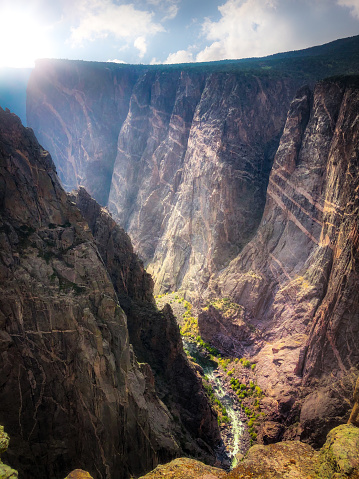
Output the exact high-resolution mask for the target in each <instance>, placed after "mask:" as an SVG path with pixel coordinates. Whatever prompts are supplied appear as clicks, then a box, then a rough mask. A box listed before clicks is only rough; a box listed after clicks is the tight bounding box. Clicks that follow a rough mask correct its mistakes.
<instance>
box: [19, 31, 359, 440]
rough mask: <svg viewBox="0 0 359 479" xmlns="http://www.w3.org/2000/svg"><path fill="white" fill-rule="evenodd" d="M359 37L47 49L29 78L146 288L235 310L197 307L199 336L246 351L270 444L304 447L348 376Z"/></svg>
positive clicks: (33, 100) (66, 157)
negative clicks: (167, 55)
mask: <svg viewBox="0 0 359 479" xmlns="http://www.w3.org/2000/svg"><path fill="white" fill-rule="evenodd" d="M358 44H359V39H358V37H352V38H349V39H344V40H339V41H337V42H333V43H331V44H328V45H323V46H321V47H315V48H313V49H308V50H303V51H299V52H291V53H289V54H281V55H274V56H272V57H267V58H263V59H253V60H243V61H237V62H235V61H232V62H231V61H229V62H217V63H213V64H193V65H184V66H183V65H172V66H152V67H151V66H148V67H146V66H143V65H142V66H136V67H133V66H126V65H120V66H116V65H106V66H105V65H101V64H95V63H94V64H91V63H79V62H65V61H46V60H44V61H41V62H38V64H37V66H36V68H35V70H34V71H33V73H32V76H31V78H30V82H29V85H28V95H27V118H28V123H29V125H30V126H31V127H33V128H34V131H35V132H36V135H37V136H38V137H39V139H40V142H41V143H42V144H43V145H44V146H45V147H46V148H47V149H49V151H51V152H52V154H53V156H54V161H55V163H56V165H57V168H58V169H59V175H60V178H61V179H62V181H63V183H64V185H65V187H67V188H73V187H77V186H79V185H80V184H82V185H84V186H85V187H86V188H87V189H88V191H89V193H90V194H91V195H92V196H94V197H95V198H97V199H98V201H99V202H100V203H101V201H102V202H103V204H105V205H107V207H108V209H109V211H110V213H111V214H112V215H113V218H114V219H115V220H116V221H118V222H119V224H120V225H121V226H122V227H124V228H125V230H126V231H127V232H128V234H129V235H130V237H131V240H132V241H133V245H134V249H135V251H136V252H137V253H138V254H139V256H140V257H141V258H142V259H143V261H144V263H145V266H146V269H147V271H148V272H149V273H151V274H152V276H153V278H154V282H155V286H154V291H155V293H165V292H172V291H179V292H181V294H184V295H185V297H186V298H187V299H189V300H191V301H192V302H193V303H194V304H195V306H196V307H197V308H198V310H199V311H200V310H201V308H202V307H203V306H206V304H207V302H208V301H210V300H211V299H213V298H224V297H229V298H230V299H231V301H233V302H234V303H236V304H237V305H238V308H239V309H240V311H241V314H240V317H239V316H238V315H237V317H231V316H230V317H225V316H224V315H221V314H220V313H218V312H215V311H214V310H213V308H212V309H211V307H209V310H208V311H207V308H205V310H204V311H202V312H201V313H200V315H199V329H200V334H201V336H202V337H203V338H204V339H205V340H206V341H208V342H209V343H211V344H213V345H214V346H216V347H217V348H218V349H219V350H222V351H226V347H227V346H228V344H232V346H231V347H230V349H229V350H228V349H227V353H228V352H230V353H231V354H232V355H234V356H237V357H250V358H251V360H252V361H253V362H255V363H256V364H257V367H256V381H257V383H258V384H259V386H260V387H261V388H262V389H263V390H265V391H266V394H267V396H268V402H269V404H268V411H267V413H268V425H267V426H268V428H272V429H274V430H276V435H275V437H276V440H277V439H279V438H282V439H285V438H293V437H294V438H300V439H301V440H304V441H308V442H309V443H310V444H313V445H315V446H317V447H319V446H321V445H323V443H324V441H325V437H326V434H327V433H328V431H329V430H330V429H331V428H332V427H334V426H336V425H338V424H340V423H341V422H342V421H345V420H346V419H347V418H348V415H349V410H350V401H349V402H348V401H347V400H346V399H345V398H347V397H350V394H351V392H352V390H353V387H354V383H355V378H356V375H357V374H358V364H359V361H358V360H359V353H358V348H357V345H356V340H355V338H356V336H357V334H358V329H359V323H358V310H359V298H358V292H357V280H358V195H357V188H358V159H357V148H358V123H357V120H356V118H357V108H358V106H357V101H358V80H357V77H356V76H355V75H353V73H356V72H359V64H358V51H359V49H358ZM346 73H350V74H351V76H350V75H349V76H347V77H345V74H346ZM338 74H341V75H342V76H333V75H338ZM343 75H344V76H343ZM328 76H331V78H330V79H328V80H323V78H325V77H328ZM95 85H97V87H95ZM115 129H116V131H114V130H115ZM110 150H111V154H110ZM100 164H101V167H99V165H100ZM278 431H279V432H278Z"/></svg>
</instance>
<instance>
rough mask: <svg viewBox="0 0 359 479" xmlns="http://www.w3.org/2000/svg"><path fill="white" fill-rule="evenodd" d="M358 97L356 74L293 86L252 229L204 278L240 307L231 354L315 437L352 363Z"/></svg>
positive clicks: (331, 421) (336, 405)
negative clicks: (225, 262) (237, 340)
mask: <svg viewBox="0 0 359 479" xmlns="http://www.w3.org/2000/svg"><path fill="white" fill-rule="evenodd" d="M312 95H313V98H312ZM358 101H359V83H358V77H348V78H343V79H337V80H335V79H333V80H327V81H323V82H320V83H319V84H317V86H316V87H315V90H314V93H313V94H312V93H311V91H310V89H308V88H303V89H301V90H300V91H299V92H298V94H297V96H296V98H295V99H294V100H293V102H292V104H291V108H290V111H289V114H288V118H287V122H286V127H285V130H284V133H283V135H282V139H281V143H280V145H279V148H278V151H277V154H276V157H275V161H274V165H273V169H272V172H271V175H270V178H269V185H268V190H267V202H266V207H265V210H264V214H263V218H262V221H261V224H260V226H259V228H258V231H257V233H256V235H255V237H254V238H253V239H252V240H251V241H250V242H249V243H248V244H247V246H246V247H245V248H244V249H243V251H242V252H241V254H240V255H239V256H238V257H237V258H236V259H235V260H233V261H232V262H231V264H230V265H229V266H228V268H226V269H225V270H223V271H222V272H221V273H220V274H219V275H218V276H217V278H216V279H215V280H214V281H213V283H212V285H211V287H212V294H216V295H219V296H229V297H231V298H232V299H233V300H234V301H236V302H237V303H238V304H240V305H241V306H242V307H243V308H244V312H245V313H244V314H245V317H246V320H247V324H248V325H250V327H251V328H250V329H249V330H248V333H247V338H242V340H243V339H244V341H243V342H242V343H241V345H240V347H239V350H238V354H239V355H250V356H252V359H253V361H255V362H256V363H257V366H256V376H257V380H258V383H259V384H260V385H261V386H262V387H263V388H264V389H266V391H267V393H269V395H271V396H272V397H274V398H276V399H277V400H278V398H279V399H280V400H279V403H280V405H282V406H283V408H284V409H285V408H286V409H287V410H286V414H288V413H289V411H290V410H292V414H293V417H292V418H291V419H292V420H294V416H295V415H298V418H299V419H300V426H298V431H299V432H298V434H300V437H301V438H302V439H305V440H310V441H312V442H313V443H314V444H321V443H322V442H323V440H324V439H325V435H326V433H327V432H328V430H329V429H330V428H331V427H333V426H334V425H337V424H338V423H340V422H341V421H343V420H345V419H347V416H348V414H349V409H350V402H349V401H348V400H347V399H346V398H348V395H349V394H350V391H351V389H352V388H353V385H354V383H353V381H352V378H353V377H354V376H355V374H356V373H355V370H356V368H358V365H359V349H358V345H357V341H356V338H357V336H358V333H359V314H358V312H359V293H358V288H357V285H358V273H359V265H358V262H359V251H358V246H359V244H358V234H359V222H358V218H359V216H358V212H359V210H358V207H359V196H358V187H359V175H358V173H359V171H358V168H359V164H358V144H359V143H358V135H359V126H358V117H357V115H358ZM207 294H208V295H209V296H210V293H209V292H207ZM200 319H201V320H200V329H202V332H203V335H204V336H205V337H206V334H207V331H206V329H207V323H206V314H202V315H201V317H200ZM221 320H222V321H224V322H225V318H222V319H221ZM227 326H228V329H227V331H228V333H229V334H230V331H231V327H232V326H231V324H228V325H227ZM232 329H233V327H232ZM253 330H254V331H255V339H253ZM250 335H252V336H251V337H250ZM207 339H210V338H208V335H207ZM246 339H247V347H245V340H246ZM248 341H249V345H248ZM219 346H220V345H219ZM346 383H347V384H346ZM300 396H301V398H300ZM298 397H299V398H298ZM297 400H298V402H296V403H295V401H297ZM294 403H295V404H294ZM279 415H280V414H279ZM299 416H300V417H299ZM297 420H298V419H297Z"/></svg>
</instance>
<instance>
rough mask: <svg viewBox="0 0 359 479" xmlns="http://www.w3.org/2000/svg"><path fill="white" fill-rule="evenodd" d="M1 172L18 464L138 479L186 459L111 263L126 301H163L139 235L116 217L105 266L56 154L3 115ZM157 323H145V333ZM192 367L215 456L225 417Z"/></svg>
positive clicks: (1, 416)
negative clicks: (139, 352) (136, 243)
mask: <svg viewBox="0 0 359 479" xmlns="http://www.w3.org/2000/svg"><path fill="white" fill-rule="evenodd" d="M0 163H1V170H0V184H1V189H0V191H1V196H0V213H1V220H0V245H1V247H0V254H1V256H0V284H1V287H0V305H1V306H0V339H1V341H0V355H1V365H2V366H1V368H0V422H1V423H2V424H4V426H5V427H6V430H8V431H11V437H12V440H11V445H10V449H9V451H8V453H7V458H8V459H9V462H10V463H11V465H12V466H13V467H15V468H16V469H18V470H19V471H20V473H21V475H23V476H26V477H29V478H31V477H58V478H61V477H65V476H66V474H67V473H68V472H69V471H71V470H73V469H75V468H79V467H82V468H83V469H86V470H88V471H89V472H90V473H91V475H92V476H93V477H94V478H95V479H100V478H111V477H124V478H126V477H129V476H130V475H139V474H141V473H143V472H144V471H146V470H149V469H151V468H153V467H154V466H155V465H156V464H158V462H163V461H166V460H169V459H170V458H172V457H175V456H176V455H178V454H179V453H180V452H181V451H182V452H183V447H181V445H180V444H178V442H177V441H178V440H179V439H178V438H181V437H182V436H183V435H182V436H178V437H177V439H176V438H175V436H176V428H178V426H174V424H173V423H174V420H173V417H172V415H171V413H170V412H169V411H168V409H167V408H166V406H165V405H164V404H163V402H162V401H161V400H160V399H159V398H158V396H157V393H156V390H155V382H154V377H153V373H152V370H151V368H150V366H149V365H148V364H145V363H142V364H139V363H138V362H137V360H136V357H135V355H134V353H133V351H132V347H131V345H130V343H129V336H128V330H127V324H126V323H127V318H126V316H125V313H124V312H123V310H122V308H121V307H120V304H119V303H118V298H117V295H116V292H115V289H114V286H113V283H112V281H111V278H110V275H109V272H108V270H107V269H106V266H105V262H106V264H107V266H108V268H109V271H110V274H111V275H112V279H113V281H114V283H115V284H116V288H117V290H118V291H119V293H121V292H122V294H125V293H126V295H128V296H129V298H131V299H132V300H133V301H137V300H138V301H140V302H141V301H144V302H147V303H150V304H152V303H151V298H152V297H151V293H150V292H148V284H149V283H150V280H149V278H148V276H147V275H146V274H145V273H144V271H143V268H142V265H141V264H140V263H139V262H138V260H137V259H136V257H135V255H134V254H133V253H132V250H131V245H130V242H129V239H128V237H127V236H126V235H125V234H124V233H123V232H119V231H118V230H116V227H115V225H114V222H113V221H112V220H111V219H110V218H109V217H108V215H107V216H106V215H105V222H106V221H107V226H109V227H110V229H108V230H107V231H105V230H104V229H102V230H101V231H102V233H105V234H108V242H107V243H106V244H105V246H103V247H104V248H105V249H106V250H107V256H106V257H105V256H103V257H101V254H100V252H99V249H98V247H97V244H96V241H95V240H94V238H93V236H92V234H91V231H90V228H89V226H88V224H87V222H86V220H85V219H84V218H83V216H82V215H81V214H80V211H79V210H78V208H77V207H76V206H75V204H74V203H73V202H72V201H71V200H70V198H69V197H68V196H67V194H66V193H65V192H64V190H63V189H62V187H61V186H60V183H59V181H58V178H57V176H56V172H55V168H54V165H53V162H52V160H51V157H50V155H49V153H48V152H47V151H45V150H43V149H42V148H41V146H40V145H39V144H38V142H37V140H36V138H35V136H34V134H33V132H32V131H31V130H29V129H25V128H24V127H23V126H22V125H21V122H20V120H19V119H18V118H17V117H16V116H15V115H13V114H10V113H9V112H4V111H3V110H2V109H0ZM101 224H102V225H103V224H104V222H102V223H101V221H97V225H101ZM90 226H92V225H91V223H90ZM111 229H112V230H113V231H112V235H111ZM101 231H100V233H101ZM100 236H101V235H100ZM98 238H99V237H98V236H97V239H98ZM102 240H104V238H103V237H101V241H102ZM117 241H119V243H117ZM111 244H112V250H111V249H110V245H111ZM111 253H114V255H113V257H112V258H113V260H114V261H115V262H116V267H118V268H119V270H118V271H117V273H116V274H118V275H119V276H118V281H116V277H114V276H113V274H112V273H114V269H111V265H112V264H113V263H111ZM131 268H132V269H133V274H132V273H131ZM114 274H115V273H114ZM149 291H151V289H149ZM153 314H155V313H153ZM156 314H157V315H158V314H160V313H158V312H156ZM166 314H167V317H168V316H170V312H169V311H167V313H166ZM167 317H164V319H163V321H167ZM156 319H157V318H156ZM170 319H171V318H170ZM163 324H164V323H162V325H163ZM166 324H167V325H168V326H167V329H166V333H167V335H165V336H162V337H161V341H162V343H161V347H162V348H163V349H164V351H167V352H169V351H172V347H174V351H173V352H172V357H173V359H174V361H176V360H177V361H180V358H181V357H182V356H183V352H182V349H180V345H179V343H178V339H179V338H178V332H177V336H176V334H175V333H176V331H178V329H177V330H176V329H175V328H174V326H172V329H171V325H170V323H166ZM147 326H148V325H147V324H146V322H145V321H144V320H143V324H142V331H143V334H145V331H146V327H147ZM172 333H173V334H174V339H173V338H171V334H172ZM147 335H148V337H149V338H150V337H151V330H148V331H147ZM167 339H168V340H171V341H172V343H171V344H170V345H167V344H166V340H167ZM176 340H177V343H176V344H174V342H176ZM167 359H168V360H169V359H171V358H167ZM181 364H182V365H183V366H182V367H183V369H186V368H187V369H188V372H187V377H189V378H190V379H191V378H192V380H193V381H194V386H193V388H194V389H193V391H194V395H195V396H198V397H199V398H200V399H201V400H202V402H198V401H197V402H196V401H194V404H195V405H196V406H197V408H199V407H201V408H202V409H201V411H199V410H198V409H197V410H196V417H195V418H192V416H191V413H192V410H191V408H192V407H193V405H192V404H191V405H187V407H186V405H182V409H181V414H182V415H184V414H185V411H186V410H188V411H189V412H188V414H189V417H188V423H190V422H191V420H192V422H193V424H192V429H191V433H193V435H194V436H195V437H197V435H196V434H197V432H198V437H200V438H202V439H199V441H201V440H202V443H200V442H199V443H198V444H197V446H196V447H197V454H199V455H200V454H201V451H202V456H203V449H205V453H206V454H207V456H209V455H210V454H211V446H213V442H214V441H215V440H216V439H217V436H216V431H217V428H216V427H215V428H214V429H213V430H211V426H212V425H213V419H215V418H213V417H212V416H211V411H210V409H209V407H208V404H207V402H206V401H205V398H204V397H203V396H201V389H200V387H199V384H198V381H197V378H196V377H195V376H194V375H193V372H192V370H191V369H190V368H189V365H188V363H187V362H185V361H184V360H183V361H182V363H181ZM170 367H171V364H169V365H168V366H167V369H166V370H165V371H164V372H163V374H164V375H166V374H168V372H169V370H170ZM191 374H192V376H191ZM165 377H166V376H165ZM188 387H189V388H191V387H192V383H191V381H190V380H189V382H188ZM170 392H171V389H170V387H168V393H169V394H170ZM174 394H175V397H177V395H178V392H176V391H175V393H174ZM206 408H207V409H206ZM202 413H203V416H202ZM181 417H182V416H181ZM183 423H185V420H183ZM188 427H189V426H188ZM198 429H200V431H198ZM217 434H218V432H217ZM186 438H187V440H188V443H190V442H191V440H193V439H192V438H191V436H190V434H189V433H187V436H186ZM204 440H206V441H207V443H206V444H205V442H204ZM208 444H209V445H208ZM201 447H202V449H201ZM190 448H191V445H189V446H188V448H187V449H190ZM192 449H193V447H192Z"/></svg>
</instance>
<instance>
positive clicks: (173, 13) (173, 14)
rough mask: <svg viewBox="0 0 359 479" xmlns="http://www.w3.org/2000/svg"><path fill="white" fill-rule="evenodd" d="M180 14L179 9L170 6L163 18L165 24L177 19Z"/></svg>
mask: <svg viewBox="0 0 359 479" xmlns="http://www.w3.org/2000/svg"><path fill="white" fill-rule="evenodd" d="M177 13H178V7H177V5H175V4H172V5H169V6H168V8H167V12H166V15H165V16H164V17H163V18H162V20H161V21H162V22H165V21H167V20H173V19H174V18H176V17H177Z"/></svg>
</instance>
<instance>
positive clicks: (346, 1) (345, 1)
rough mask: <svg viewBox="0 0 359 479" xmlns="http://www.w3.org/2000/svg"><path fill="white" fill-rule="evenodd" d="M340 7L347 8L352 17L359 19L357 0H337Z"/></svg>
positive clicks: (358, 2)
mask: <svg viewBox="0 0 359 479" xmlns="http://www.w3.org/2000/svg"><path fill="white" fill-rule="evenodd" d="M337 3H338V5H340V6H341V7H348V8H349V9H350V13H351V14H352V15H353V17H356V18H359V0H337Z"/></svg>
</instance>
